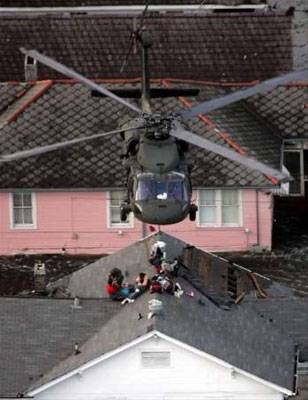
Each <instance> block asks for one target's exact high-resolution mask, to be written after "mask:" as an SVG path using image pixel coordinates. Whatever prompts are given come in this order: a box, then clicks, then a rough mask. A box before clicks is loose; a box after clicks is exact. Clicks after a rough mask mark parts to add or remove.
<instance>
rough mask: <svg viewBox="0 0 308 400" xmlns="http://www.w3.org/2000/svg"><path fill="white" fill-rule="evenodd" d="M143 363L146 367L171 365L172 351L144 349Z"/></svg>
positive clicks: (142, 353)
mask: <svg viewBox="0 0 308 400" xmlns="http://www.w3.org/2000/svg"><path fill="white" fill-rule="evenodd" d="M141 365H142V367H144V368H160V367H170V365H171V362H170V351H142V352H141Z"/></svg>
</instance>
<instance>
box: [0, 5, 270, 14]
mask: <svg viewBox="0 0 308 400" xmlns="http://www.w3.org/2000/svg"><path fill="white" fill-rule="evenodd" d="M143 11H144V6H143V5H140V6H84V7H22V8H21V7H1V8H0V15H1V14H58V13H82V14H84V13H86V14H140V13H142V12H143ZM178 11H180V12H184V13H185V12H187V13H197V12H200V11H205V12H215V11H225V12H228V11H231V12H234V11H251V12H253V11H265V12H266V11H268V6H267V5H266V4H255V5H251V4H247V5H246V4H242V5H239V6H224V5H213V4H200V5H152V6H151V5H149V7H148V12H178Z"/></svg>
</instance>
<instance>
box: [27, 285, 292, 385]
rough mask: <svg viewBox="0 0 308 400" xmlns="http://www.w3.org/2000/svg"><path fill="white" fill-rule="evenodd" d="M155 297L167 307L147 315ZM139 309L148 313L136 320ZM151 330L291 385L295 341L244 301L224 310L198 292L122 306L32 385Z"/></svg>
mask: <svg viewBox="0 0 308 400" xmlns="http://www.w3.org/2000/svg"><path fill="white" fill-rule="evenodd" d="M178 281H179V282H180V284H181V285H182V286H183V288H184V290H192V289H193V288H192V287H191V286H190V285H189V284H188V283H187V282H185V281H183V280H181V279H178ZM153 296H154V297H157V298H159V299H161V300H162V302H163V312H162V314H160V315H159V316H156V317H154V318H152V319H150V320H149V319H147V318H146V316H147V313H148V301H149V300H150V299H151V298H153ZM139 314H141V315H142V316H143V317H144V318H142V319H138V318H139ZM128 328H129V329H128ZM153 330H158V331H159V332H161V333H164V334H166V335H168V336H170V337H171V338H174V339H177V340H179V341H182V342H183V343H185V344H188V345H190V346H192V347H194V348H196V349H198V350H201V351H204V352H206V353H208V354H210V355H213V356H215V357H217V358H219V359H221V360H224V361H226V362H228V363H230V364H231V365H233V366H235V367H237V368H241V369H243V370H244V371H246V372H250V373H252V374H253V375H256V376H258V377H259V378H263V379H265V380H266V381H268V382H271V383H275V384H277V385H280V386H281V387H284V388H287V389H289V390H292V389H293V372H294V346H293V341H292V340H291V339H289V338H288V337H286V336H285V335H283V334H282V333H281V332H280V331H279V330H278V329H276V328H274V327H273V326H272V324H270V323H269V322H268V321H263V320H262V319H261V318H260V317H259V316H258V315H257V314H256V313H255V312H254V311H253V309H252V308H251V307H249V306H241V307H240V308H239V309H236V310H233V311H224V310H221V309H219V308H218V307H217V306H216V305H214V304H213V303H211V302H210V301H209V300H208V299H207V298H206V297H205V296H203V295H201V294H200V293H196V295H195V297H194V298H190V297H186V296H185V297H183V298H181V299H180V300H178V299H177V298H175V297H174V296H169V295H163V296H161V295H150V294H149V293H147V294H145V295H143V296H142V297H140V298H139V299H138V300H137V301H135V303H134V304H130V305H128V306H125V307H124V308H123V309H121V310H120V311H119V312H118V313H117V314H115V315H114V317H113V318H112V319H111V320H110V321H109V322H108V324H105V325H104V326H103V327H102V328H101V330H100V331H99V332H97V333H96V334H95V335H94V336H92V337H91V338H90V339H89V340H88V341H87V342H86V343H85V344H84V345H83V346H81V348H80V350H81V354H79V355H78V356H77V357H75V356H70V357H68V358H67V359H65V360H64V361H63V362H61V363H59V364H58V365H57V366H55V368H54V369H52V370H51V371H50V373H48V374H46V376H44V377H43V378H42V379H40V380H39V381H38V382H36V383H35V384H34V386H32V387H31V389H33V388H37V387H39V386H40V385H42V384H44V383H47V382H49V381H50V380H53V379H56V378H57V377H59V376H62V375H63V374H65V373H67V372H69V371H72V370H74V369H76V368H78V367H79V366H81V365H84V364H85V363H87V362H88V361H91V360H93V359H95V358H97V357H99V356H100V355H102V354H105V353H107V352H109V351H111V350H114V349H116V348H117V347H119V346H121V345H124V344H126V343H129V342H130V341H132V340H134V339H136V338H138V337H141V336H142V335H144V334H146V333H148V332H151V331H153ZM200 332H202V334H201V335H200ZM264 338H266V340H264ZM273 365H275V368H273Z"/></svg>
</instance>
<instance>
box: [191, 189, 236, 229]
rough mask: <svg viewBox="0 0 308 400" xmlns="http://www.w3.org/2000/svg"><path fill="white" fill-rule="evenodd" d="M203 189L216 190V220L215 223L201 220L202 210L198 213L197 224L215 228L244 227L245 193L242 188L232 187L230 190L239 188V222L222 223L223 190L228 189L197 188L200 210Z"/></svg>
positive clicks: (202, 226) (201, 226)
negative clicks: (243, 199)
mask: <svg viewBox="0 0 308 400" xmlns="http://www.w3.org/2000/svg"><path fill="white" fill-rule="evenodd" d="M201 190H215V197H216V203H217V205H216V222H214V223H205V222H202V221H201V213H200V211H199V212H198V213H197V226H198V227H200V228H204V227H208V228H209V227H214V228H234V227H242V226H243V201H242V198H243V195H242V190H240V189H230V190H237V192H238V202H239V220H238V222H237V223H229V224H223V223H222V191H223V190H228V189H205V188H204V189H198V190H197V203H198V208H199V210H200V209H201V207H203V206H200V191H201Z"/></svg>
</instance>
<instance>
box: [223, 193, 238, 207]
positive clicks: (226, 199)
mask: <svg viewBox="0 0 308 400" xmlns="http://www.w3.org/2000/svg"><path fill="white" fill-rule="evenodd" d="M221 200H222V204H223V205H226V206H228V205H230V206H231V205H237V204H238V191H237V190H222V192H221Z"/></svg>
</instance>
